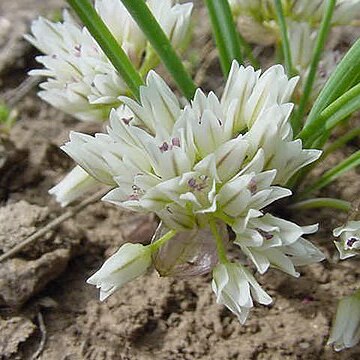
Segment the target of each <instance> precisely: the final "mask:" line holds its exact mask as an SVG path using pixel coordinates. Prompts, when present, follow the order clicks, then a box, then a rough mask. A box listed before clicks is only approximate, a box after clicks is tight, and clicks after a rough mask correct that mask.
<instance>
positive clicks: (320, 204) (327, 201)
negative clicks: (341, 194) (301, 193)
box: [289, 198, 351, 211]
mask: <svg viewBox="0 0 360 360" xmlns="http://www.w3.org/2000/svg"><path fill="white" fill-rule="evenodd" d="M324 207H328V208H333V209H337V210H343V211H350V210H351V204H350V203H349V202H348V201H345V200H339V199H332V198H316V199H309V200H304V201H300V202H297V203H295V204H292V205H290V206H289V209H291V210H307V209H316V208H324Z"/></svg>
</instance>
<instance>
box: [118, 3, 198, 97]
mask: <svg viewBox="0 0 360 360" xmlns="http://www.w3.org/2000/svg"><path fill="white" fill-rule="evenodd" d="M119 1H121V2H122V3H123V4H124V6H125V7H126V8H127V10H128V11H129V13H130V14H131V16H132V17H133V19H134V20H135V21H136V23H137V24H138V26H139V27H140V29H141V30H142V31H143V32H144V34H145V36H146V37H147V39H148V40H149V42H150V44H151V46H152V47H153V48H154V50H155V51H156V53H157V54H158V55H159V58H160V59H161V61H162V62H163V63H164V65H165V67H166V68H167V70H168V71H169V73H170V74H171V76H172V77H173V79H174V80H175V82H176V84H177V85H178V87H179V89H180V90H181V91H182V93H183V94H184V96H185V97H186V98H187V99H188V100H190V99H192V98H193V95H194V93H195V90H196V86H195V84H194V82H193V81H192V79H191V77H190V75H189V74H188V72H187V71H186V69H185V67H184V65H183V64H182V62H181V60H180V58H179V57H178V55H177V54H176V51H175V50H174V48H173V47H172V45H171V43H170V41H169V39H168V37H167V36H166V34H165V33H164V31H163V29H162V28H161V26H160V25H159V23H158V22H157V21H156V19H155V17H154V15H153V14H152V13H151V11H150V9H149V8H148V6H147V5H146V3H145V1H144V0H136V1H134V0H119Z"/></svg>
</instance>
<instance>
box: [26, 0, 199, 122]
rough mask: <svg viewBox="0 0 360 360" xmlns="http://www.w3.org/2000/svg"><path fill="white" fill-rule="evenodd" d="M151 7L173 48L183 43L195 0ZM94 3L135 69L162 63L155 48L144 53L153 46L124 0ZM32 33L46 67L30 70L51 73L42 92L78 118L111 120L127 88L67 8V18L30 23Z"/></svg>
mask: <svg viewBox="0 0 360 360" xmlns="http://www.w3.org/2000/svg"><path fill="white" fill-rule="evenodd" d="M148 6H149V8H150V10H152V11H153V13H154V16H155V18H156V19H157V20H158V22H159V24H160V25H161V26H162V27H163V29H164V31H165V33H166V35H168V37H169V39H170V41H171V42H172V44H173V45H174V46H175V48H178V47H181V46H183V41H184V39H185V37H186V36H187V32H188V30H189V23H190V16H191V11H192V4H191V3H190V4H181V5H180V4H176V5H173V1H171V0H156V1H152V0H151V1H149V2H148ZM95 7H96V9H97V11H98V12H99V15H100V17H101V18H102V19H103V21H104V22H105V24H106V25H107V26H108V27H109V29H110V31H111V32H112V34H113V35H114V37H115V39H116V40H117V42H118V43H119V44H120V45H121V46H122V48H123V49H124V51H125V52H126V53H127V54H128V56H129V57H130V59H131V61H132V63H133V64H134V65H135V67H136V68H137V69H140V68H141V67H142V65H144V66H145V65H146V66H145V67H146V68H148V67H150V68H151V67H154V66H156V65H157V64H158V59H157V57H156V55H155V54H154V52H151V54H150V55H148V56H146V55H147V53H146V52H147V51H149V49H150V45H149V44H148V42H147V40H146V38H145V36H144V35H143V33H142V32H141V31H140V29H139V28H138V26H137V24H136V23H135V22H134V21H133V19H132V18H131V16H130V14H129V13H128V12H127V10H126V8H125V7H124V6H123V5H122V3H121V1H118V0H96V1H95ZM31 32H32V35H26V36H25V38H26V39H27V40H28V41H29V42H31V43H32V44H33V45H34V46H35V47H37V48H38V49H39V50H40V51H41V52H43V53H44V55H43V56H38V57H37V61H38V62H39V63H41V64H42V65H44V68H43V69H38V70H32V71H30V75H40V76H45V77H46V78H47V81H46V82H44V83H42V84H41V85H40V87H41V88H42V90H41V91H40V92H39V96H40V97H41V98H42V99H43V100H45V101H47V102H48V103H50V104H51V105H53V106H54V107H57V108H59V109H61V110H62V111H64V112H66V113H69V114H71V115H73V116H75V117H76V118H78V119H80V120H84V121H99V122H101V121H105V120H107V119H108V116H109V112H110V110H111V109H112V108H115V107H118V106H119V105H120V104H121V101H120V100H119V96H121V95H126V94H128V93H129V89H128V87H127V85H126V83H125V82H124V80H123V79H122V78H121V76H120V75H119V74H118V73H117V71H116V70H115V68H114V67H113V65H112V64H111V62H110V61H109V60H108V59H107V57H106V56H105V54H104V53H103V51H102V50H101V48H100V46H99V45H98V44H97V43H96V42H95V40H94V39H93V38H92V37H91V35H90V34H89V32H88V31H87V29H86V28H82V27H81V26H79V25H78V24H77V23H76V22H75V21H74V20H73V19H72V18H71V16H70V15H69V14H68V13H67V12H66V11H65V12H64V21H63V22H58V23H53V22H51V21H49V20H46V19H44V18H39V19H38V20H35V21H34V22H33V23H32V26H31ZM154 57H155V59H154ZM144 59H146V61H147V63H146V64H143V61H145V60H144Z"/></svg>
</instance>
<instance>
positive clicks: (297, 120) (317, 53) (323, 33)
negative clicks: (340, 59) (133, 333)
mask: <svg viewBox="0 0 360 360" xmlns="http://www.w3.org/2000/svg"><path fill="white" fill-rule="evenodd" d="M335 4H336V0H327V4H326V9H325V14H324V17H323V19H322V21H321V25H320V29H319V33H318V36H317V38H316V42H315V47H314V50H313V53H312V57H311V62H310V67H309V73H308V76H307V78H306V80H305V84H304V88H303V92H302V96H301V98H300V103H299V107H298V110H297V112H296V114H295V116H294V117H293V119H292V125H293V129H294V134H297V133H298V132H299V130H300V129H301V126H302V121H303V118H304V115H305V111H306V107H307V104H308V101H309V98H310V95H311V92H312V88H313V85H314V81H315V77H316V71H317V67H318V64H319V61H320V58H321V53H322V51H323V49H324V46H325V42H326V39H327V35H328V33H329V30H330V27H331V18H332V14H333V12H334V8H335ZM321 110H322V109H321Z"/></svg>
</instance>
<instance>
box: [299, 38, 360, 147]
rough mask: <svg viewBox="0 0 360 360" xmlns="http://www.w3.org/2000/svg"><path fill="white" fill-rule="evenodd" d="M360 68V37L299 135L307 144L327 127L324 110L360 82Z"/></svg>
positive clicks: (336, 71) (317, 102)
mask: <svg viewBox="0 0 360 360" xmlns="http://www.w3.org/2000/svg"><path fill="white" fill-rule="evenodd" d="M359 68H360V39H359V40H358V41H357V42H356V43H355V44H354V45H353V46H352V47H351V49H350V50H349V51H348V52H347V53H346V55H345V56H344V58H343V59H342V60H341V62H340V63H339V65H338V66H337V67H336V69H335V71H334V72H333V73H332V75H331V76H330V78H329V80H328V81H327V82H326V84H325V86H324V88H323V89H322V91H321V92H320V94H319V96H318V98H317V99H316V101H315V104H314V106H313V107H312V109H311V111H310V114H309V116H308V119H307V121H306V123H305V126H304V128H303V130H302V131H301V132H300V134H299V135H298V137H299V138H301V139H302V140H303V141H304V144H305V146H309V145H311V143H312V142H313V141H314V134H317V135H320V134H321V132H322V131H323V129H324V127H325V123H326V119H325V122H324V119H323V118H321V117H320V114H321V113H322V111H323V110H324V109H325V108H327V107H328V106H329V105H330V104H331V103H333V102H334V101H335V100H336V99H338V98H339V97H341V96H342V95H343V94H345V93H346V92H347V91H348V90H349V89H350V88H352V87H353V86H354V85H355V84H357V83H358V82H359V79H360V75H359Z"/></svg>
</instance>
